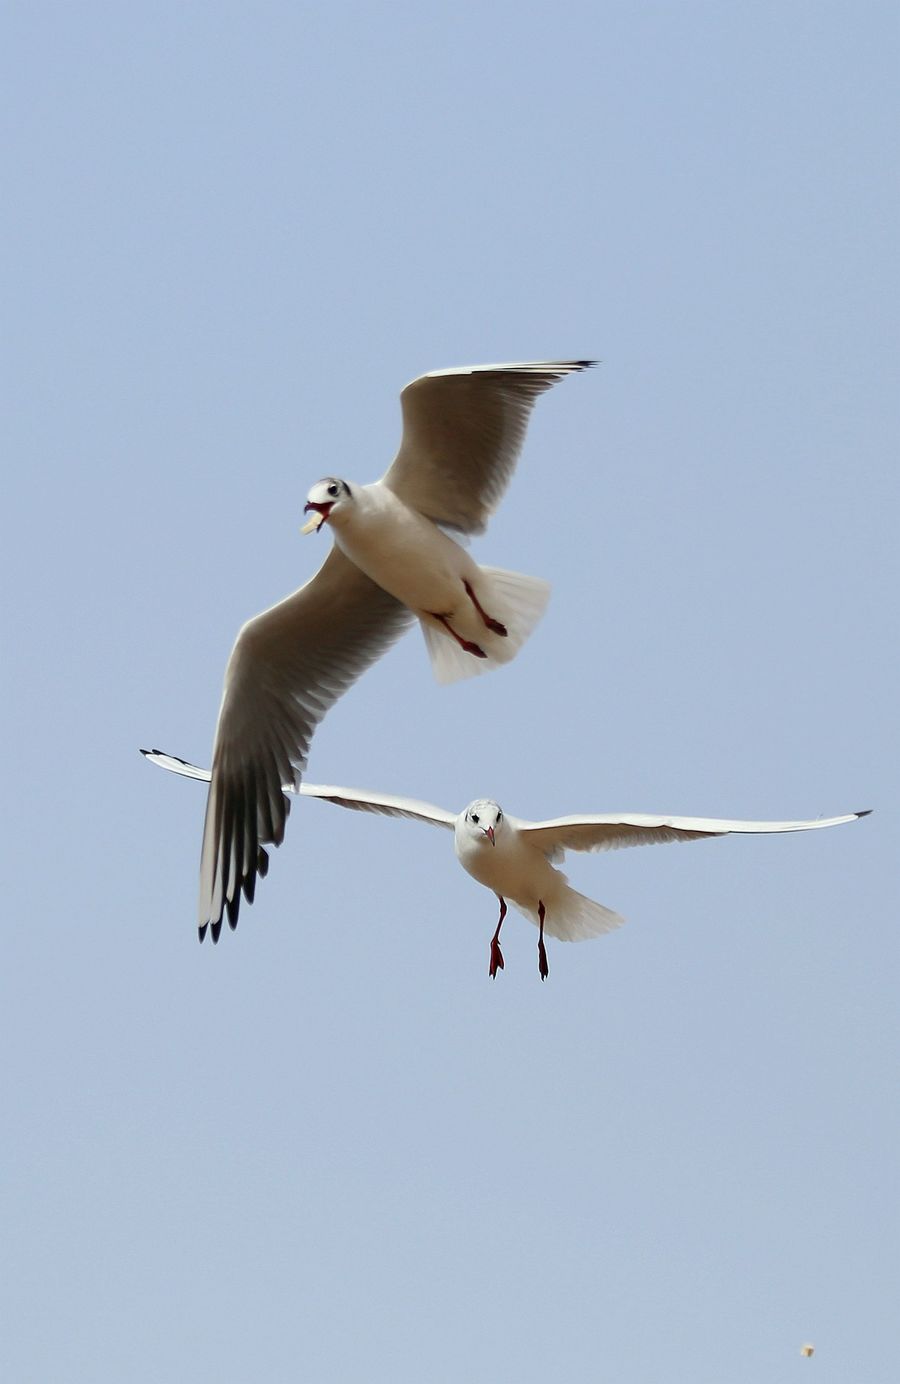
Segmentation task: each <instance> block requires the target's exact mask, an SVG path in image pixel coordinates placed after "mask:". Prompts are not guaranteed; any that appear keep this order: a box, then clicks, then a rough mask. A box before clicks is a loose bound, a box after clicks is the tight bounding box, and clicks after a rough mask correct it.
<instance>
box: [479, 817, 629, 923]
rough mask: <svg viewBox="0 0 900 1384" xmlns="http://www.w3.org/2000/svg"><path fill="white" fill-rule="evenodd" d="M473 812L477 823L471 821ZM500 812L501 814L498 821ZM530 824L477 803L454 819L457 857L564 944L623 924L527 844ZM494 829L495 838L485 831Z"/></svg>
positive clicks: (483, 880)
mask: <svg viewBox="0 0 900 1384" xmlns="http://www.w3.org/2000/svg"><path fill="white" fill-rule="evenodd" d="M473 813H474V814H475V816H477V818H478V822H476V823H473V822H472V816H473ZM497 813H500V817H499V820H498V818H497V815H496V814H497ZM529 825H530V824H529V823H527V822H519V821H518V820H517V819H516V818H515V817H510V816H504V815H503V814H502V813H501V811H500V808H499V807H498V806H497V804H496V803H494V802H491V801H490V800H489V799H485V798H482V799H479V800H478V801H477V802H474V803H470V804H469V806H468V807H467V808H466V809H465V811H464V812H461V813H460V814H459V816H458V817H457V819H456V823H455V827H454V846H455V849H456V857H457V859H458V861H459V863H460V864H461V865H462V867H463V869H464V870H466V871H467V872H468V873H469V874H470V875H471V876H472V878H473V879H476V880H477V881H478V883H479V884H483V885H484V886H485V887H486V888H487V889H492V890H493V892H494V893H495V894H496V895H497V897H498V898H501V899H508V900H509V902H510V903H512V904H514V905H515V907H516V908H517V909H518V910H519V912H520V913H524V915H525V917H526V918H529V919H530V920H531V922H533V923H535V924H536V925H537V926H538V927H540V924H541V920H540V906H541V904H543V906H544V913H545V919H544V931H545V932H547V933H548V934H549V935H550V936H551V937H557V938H559V940H560V941H561V942H580V941H583V940H584V939H585V938H587V937H598V936H600V934H601V933H604V932H611V931H612V930H613V928H617V927H620V926H621V925H622V923H623V922H624V921H625V920H624V918H621V917H620V916H619V914H618V913H613V911H612V909H609V908H605V907H604V906H603V904H601V903H595V902H594V900H593V899H588V898H586V897H585V895H584V894H579V893H578V892H577V890H575V889H573V888H572V887H571V886H570V884H569V882H568V880H567V878H566V876H565V875H564V874H563V872H562V870H557V869H556V868H555V866H553V865H551V863H550V858H549V856H548V854H547V852H546V851H544V850H542V849H541V848H540V847H538V846H536V845H534V844H533V843H532V841H531V840H529V836H528V831H527V828H528V826H529ZM487 826H490V827H491V829H492V832H493V835H489V834H488V832H487Z"/></svg>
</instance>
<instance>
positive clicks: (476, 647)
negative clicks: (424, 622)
mask: <svg viewBox="0 0 900 1384" xmlns="http://www.w3.org/2000/svg"><path fill="white" fill-rule="evenodd" d="M428 613H429V615H431V617H432V619H434V620H440V622H441V624H442V625H443V626H444V629H445V630H446V631H447V633H448V634H452V635H453V638H454V639H455V640H456V642H457V644H458V645H459V647H460V648H461V649H464V650H465V651H466V653H467V654H474V655H475V657H476V658H487V654H486V653H485V652H484V649H482V647H481V645H480V644H473V643H472V641H471V639H463V637H462V635H461V634H457V633H456V630H455V629H454V628H453V626H452V625H451V623H450V621H449V620H448V618H447V616H446V615H438V614H437V613H436V612H435V611H433V610H432V611H429V612H428Z"/></svg>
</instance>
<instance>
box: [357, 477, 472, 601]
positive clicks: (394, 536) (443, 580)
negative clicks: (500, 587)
mask: <svg viewBox="0 0 900 1384" xmlns="http://www.w3.org/2000/svg"><path fill="white" fill-rule="evenodd" d="M334 540H335V542H336V543H337V544H338V546H339V547H340V548H342V549H343V551H344V553H345V554H346V555H347V557H348V558H349V559H350V561H351V562H353V563H355V564H356V566H357V567H359V568H360V569H361V570H362V571H363V572H365V574H366V576H368V577H371V579H372V581H374V582H377V584H378V585H379V586H380V587H382V588H383V589H384V590H385V591H389V592H390V594H391V595H392V596H396V598H397V600H399V601H402V602H403V604H404V605H406V606H409V607H410V609H411V610H415V611H433V612H435V613H438V612H448V611H450V610H452V609H453V607H454V606H455V605H456V604H457V602H458V601H459V599H460V595H461V594H462V581H463V579H464V578H468V579H469V580H471V574H472V573H477V570H478V569H477V567H476V566H475V563H474V562H473V561H472V559H471V558H470V557H469V555H468V553H467V552H466V551H465V549H464V548H462V547H460V545H459V544H458V543H455V542H454V541H453V539H452V538H448V536H447V535H446V534H445V533H443V532H442V531H441V529H439V528H438V527H437V525H436V524H433V523H432V522H431V520H430V519H426V518H425V516H424V515H422V514H419V513H418V512H417V511H416V510H413V509H410V508H409V506H408V505H405V504H404V503H403V502H402V500H398V499H397V497H396V495H393V494H392V493H391V492H390V491H389V490H387V489H386V488H385V487H384V486H380V485H377V484H376V485H373V486H364V487H362V488H361V489H360V490H359V491H358V492H357V503H356V505H355V506H354V513H353V514H352V516H349V517H348V518H347V520H346V521H345V522H344V523H342V524H341V526H340V527H338V526H337V525H335V530H334Z"/></svg>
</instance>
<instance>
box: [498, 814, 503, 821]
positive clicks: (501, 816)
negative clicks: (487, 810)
mask: <svg viewBox="0 0 900 1384" xmlns="http://www.w3.org/2000/svg"><path fill="white" fill-rule="evenodd" d="M497 821H498V823H499V822H502V821H503V813H502V812H498V813H497Z"/></svg>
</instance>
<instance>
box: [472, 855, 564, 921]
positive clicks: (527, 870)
mask: <svg viewBox="0 0 900 1384" xmlns="http://www.w3.org/2000/svg"><path fill="white" fill-rule="evenodd" d="M457 853H458V855H459V859H460V863H461V864H462V866H463V868H464V869H465V870H467V871H468V873H469V874H470V875H471V876H472V878H473V879H477V880H478V883H479V884H483V885H484V886H485V887H486V888H487V889H493V891H494V893H495V894H500V895H502V897H503V898H506V899H508V900H510V902H512V903H516V904H518V905H519V907H520V908H523V909H525V910H528V911H533V910H534V909H536V908H537V905H538V900H539V899H543V900H544V902H545V903H547V902H548V901H549V899H550V898H551V896H553V895H555V893H556V885H557V883H558V882H559V881H560V880H561V876H560V874H559V872H558V871H557V870H554V868H553V866H552V865H551V864H550V863H549V861H548V860H547V859H546V857H545V856H543V855H542V854H541V853H540V852H539V851H536V850H534V848H533V847H528V846H526V845H525V844H524V843H523V842H521V841H517V840H513V841H503V839H502V838H501V839H500V840H499V841H498V843H497V845H496V846H491V845H490V843H489V842H488V841H485V842H484V844H483V845H482V843H481V842H475V843H472V844H469V843H467V844H466V846H465V847H464V848H463V850H462V851H458V852H457Z"/></svg>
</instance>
